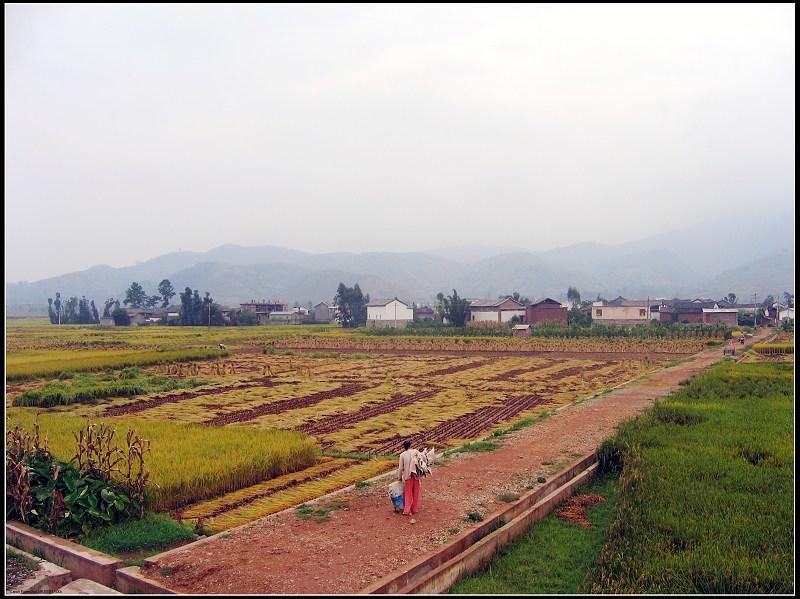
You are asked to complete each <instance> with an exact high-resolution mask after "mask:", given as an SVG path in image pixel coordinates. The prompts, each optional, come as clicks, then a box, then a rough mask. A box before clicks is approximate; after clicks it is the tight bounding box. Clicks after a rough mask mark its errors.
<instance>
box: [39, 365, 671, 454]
mask: <svg viewBox="0 0 800 599" xmlns="http://www.w3.org/2000/svg"><path fill="white" fill-rule="evenodd" d="M609 355H610V356H611V354H609ZM225 363H226V364H227V367H226V368H216V369H215V368H213V367H210V366H209V365H208V364H206V365H204V366H200V368H199V370H200V372H201V373H202V374H203V379H204V380H206V381H209V384H205V385H203V386H200V387H195V388H192V389H189V390H177V391H170V392H164V393H155V394H150V395H144V396H137V397H134V398H118V399H112V400H109V401H104V402H102V403H101V404H96V405H71V406H65V407H62V408H55V409H56V410H63V411H67V412H70V413H74V414H81V415H96V416H103V417H114V416H136V417H138V418H144V419H153V420H161V419H166V420H172V421H179V422H191V423H198V424H205V425H208V426H242V427H254V428H259V429H271V428H281V429H292V430H298V431H301V432H305V433H307V434H310V435H312V436H314V437H315V438H316V439H317V440H318V441H319V442H320V444H321V445H322V446H323V447H324V448H329V449H333V450H336V451H342V452H368V453H375V454H379V455H385V454H393V453H397V452H398V449H399V443H400V441H401V440H402V439H403V438H406V437H411V438H413V439H414V440H415V441H417V442H420V443H427V444H431V445H436V446H440V447H444V446H448V445H453V444H454V443H456V442H459V441H462V440H466V439H472V438H475V437H477V436H480V435H482V434H486V433H488V432H490V431H491V430H492V429H494V428H497V427H500V426H503V425H507V424H508V423H509V422H511V421H513V420H517V419H520V418H523V417H527V416H535V415H536V414H538V413H540V412H542V411H543V410H546V409H551V408H554V407H558V406H561V405H564V404H566V403H569V402H571V401H574V400H576V399H579V398H582V397H585V396H587V395H591V394H593V393H596V392H598V391H601V390H603V389H606V388H608V387H611V386H614V385H618V384H620V383H623V382H625V381H628V380H630V379H633V378H636V377H637V376H639V375H641V374H643V373H644V372H645V371H647V370H650V369H653V368H655V367H657V365H658V363H657V362H653V361H651V360H632V359H614V358H613V357H609V358H608V359H580V358H576V357H566V358H557V357H553V356H547V357H542V356H530V357H528V356H517V355H515V356H509V357H486V356H466V357H465V356H458V355H454V356H425V355H389V356H386V355H375V356H367V357H362V358H361V359H348V358H347V357H312V356H311V355H308V354H306V355H302V354H301V355H296V356H285V355H280V356H272V355H261V354H239V355H236V356H234V357H232V358H230V359H227V360H225ZM164 369H165V367H163V366H162V367H152V368H151V369H149V370H152V371H159V370H161V371H162V372H163V371H164ZM214 372H217V373H221V372H227V374H214ZM232 372H235V374H232ZM265 372H266V373H271V374H266V375H265V374H264V373H265ZM172 376H178V377H180V376H189V371H188V369H187V372H185V373H183V374H173V375H172Z"/></svg>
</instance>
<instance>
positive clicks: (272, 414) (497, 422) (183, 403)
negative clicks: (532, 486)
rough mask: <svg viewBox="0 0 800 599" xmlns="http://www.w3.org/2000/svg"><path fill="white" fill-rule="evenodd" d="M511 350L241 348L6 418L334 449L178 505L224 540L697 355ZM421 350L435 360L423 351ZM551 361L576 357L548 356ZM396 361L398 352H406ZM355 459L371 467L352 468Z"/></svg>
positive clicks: (616, 347) (581, 348) (14, 391)
mask: <svg viewBox="0 0 800 599" xmlns="http://www.w3.org/2000/svg"><path fill="white" fill-rule="evenodd" d="M311 341H312V342H313V344H320V345H328V346H335V347H333V348H331V349H335V350H336V351H342V350H344V349H345V348H344V347H342V346H343V345H344V343H343V342H342V341H340V340H339V338H333V337H332V338H331V339H322V338H319V339H318V338H314V337H312V338H311ZM323 341H324V343H323ZM347 341H354V340H352V339H348V340H347ZM506 341H507V343H505V344H504V342H500V341H496V340H490V342H489V343H486V342H485V341H482V340H478V341H477V342H476V343H474V344H472V345H471V348H470V349H473V350H475V349H477V350H479V351H480V350H481V349H484V348H489V349H493V350H496V349H497V348H503V347H506V348H509V349H511V350H512V351H503V352H502V353H494V354H492V355H485V354H481V353H470V352H461V353H457V352H455V351H453V350H452V348H450V345H448V344H452V343H453V342H448V341H445V345H444V346H443V348H442V349H440V350H439V351H431V352H430V353H424V352H420V351H419V348H417V347H415V348H414V349H415V350H416V351H414V352H407V353H406V354H403V353H381V352H382V351H383V350H384V349H385V348H384V346H385V345H386V344H387V340H380V344H378V345H377V346H374V347H373V346H372V345H369V344H372V341H371V340H367V343H368V345H365V346H364V347H363V348H361V347H359V348H358V349H364V350H365V351H369V352H370V353H367V354H333V353H321V352H320V351H319V350H320V349H321V348H309V349H313V350H317V351H316V353H311V352H310V351H306V352H297V351H296V350H295V351H294V354H293V355H290V354H291V352H277V353H261V352H260V351H259V352H258V353H256V351H253V349H249V350H248V349H245V348H241V349H244V351H234V352H233V353H232V354H230V355H228V356H225V357H222V358H221V359H219V360H215V361H201V362H193V363H184V364H177V363H168V364H159V365H154V366H149V367H144V368H143V370H144V371H145V372H146V373H147V374H152V375H155V374H158V375H164V376H169V377H173V378H181V379H183V378H190V377H196V378H199V379H200V380H201V381H202V384H200V385H199V386H194V387H190V388H185V389H176V390H172V391H166V392H156V393H149V394H144V395H137V396H133V397H125V398H107V399H103V400H102V401H99V402H97V403H94V404H91V403H73V404H70V405H64V406H58V407H54V408H49V409H45V410H42V409H34V408H13V411H20V410H25V411H28V412H33V411H45V412H48V413H49V414H58V413H64V414H70V415H79V416H90V417H94V418H103V419H109V420H112V421H113V419H115V418H122V419H129V418H136V419H140V420H144V421H146V422H152V423H153V424H156V423H158V422H171V423H191V424H195V425H203V426H205V427H208V430H209V435H210V434H211V431H212V430H222V428H223V427H235V428H237V429H245V430H247V429H253V430H254V434H255V431H259V432H260V431H262V430H264V431H266V430H269V429H286V430H294V431H298V432H301V433H305V434H307V435H310V436H312V437H314V438H315V439H316V440H317V441H318V442H319V444H320V446H321V447H322V448H323V449H325V450H328V451H327V452H326V454H327V455H325V456H319V457H318V458H317V459H316V462H315V463H314V465H312V466H311V467H306V468H305V469H300V470H297V471H296V472H289V473H288V474H283V475H280V476H278V477H276V478H271V479H268V480H264V481H262V482H259V483H257V484H255V485H253V484H252V483H247V484H245V485H243V486H242V488H238V489H235V488H234V489H233V490H232V491H230V492H228V493H225V494H221V495H218V496H216V497H211V498H206V499H203V500H202V501H199V502H198V501H197V500H196V499H194V500H191V499H189V498H187V501H185V502H181V501H176V502H175V505H180V507H179V508H176V509H177V511H175V512H174V514H175V515H176V516H178V517H181V518H183V519H188V520H195V521H196V520H202V522H203V524H205V525H206V526H209V527H211V528H212V529H213V530H216V531H219V530H225V529H228V528H231V527H233V526H236V525H239V524H244V523H247V522H249V521H251V520H253V519H256V518H259V517H262V516H266V515H269V514H271V513H275V512H277V511H280V510H283V509H286V508H289V507H292V506H295V505H298V504H300V503H303V502H305V501H309V500H312V499H315V498H316V497H319V496H321V495H324V494H326V493H328V492H331V491H334V490H336V489H340V488H342V487H344V486H347V485H349V484H352V483H354V482H357V481H359V480H364V479H367V478H370V477H372V476H374V475H376V474H379V473H381V472H385V471H387V470H389V469H391V468H393V467H395V458H394V457H393V454H397V453H399V451H400V450H401V447H400V444H401V442H402V440H403V439H404V438H411V439H413V441H414V443H415V444H417V445H426V446H435V447H440V448H443V447H452V446H455V445H458V444H461V443H462V442H464V441H468V440H471V439H475V438H478V437H481V436H484V435H487V434H489V433H491V432H492V431H493V430H496V429H499V428H503V427H507V426H509V425H510V424H511V423H513V422H515V421H518V420H520V419H522V418H528V417H535V416H537V415H539V414H541V413H542V412H544V411H547V410H552V409H554V408H558V407H560V406H563V405H566V404H568V403H571V402H574V401H576V400H579V399H582V398H585V397H587V396H590V395H592V394H595V393H598V392H600V391H603V390H605V389H608V388H610V387H613V386H615V385H619V384H621V383H624V382H626V381H629V380H631V379H634V378H637V377H639V376H641V375H642V374H644V373H645V372H648V371H651V370H654V369H656V368H659V367H660V366H662V365H663V363H664V362H665V361H666V360H669V359H671V358H674V357H676V354H681V355H685V354H687V353H690V352H692V351H697V350H698V349H700V348H701V347H700V346H698V347H695V345H691V346H690V345H689V344H686V343H683V344H682V343H681V342H680V341H678V342H673V341H666V342H664V345H662V346H661V347H660V348H658V347H656V345H655V344H653V343H652V342H648V343H647V344H645V345H643V344H639V345H637V344H632V343H628V342H624V343H623V342H620V341H615V340H612V341H610V342H609V344H610V345H607V346H606V347H605V349H606V352H605V353H601V352H602V350H603V349H604V346H603V344H602V342H599V341H597V340H590V341H589V342H581V341H578V342H577V343H569V342H566V343H561V342H558V343H555V342H552V341H549V340H548V341H546V342H545V347H546V351H549V352H550V353H546V354H544V353H532V352H528V351H520V348H526V347H527V348H530V347H533V346H532V345H530V344H528V345H525V344H520V343H516V340H506ZM284 342H286V341H284ZM298 343H300V342H295V344H298ZM304 343H305V344H306V345H307V344H308V340H306V341H304ZM356 343H357V344H360V342H356ZM398 343H400V344H401V345H403V344H406V345H407V344H408V343H409V342H408V341H407V340H399V341H398ZM559 343H561V345H559ZM692 343H695V342H692ZM247 345H249V344H245V346H247ZM425 347H427V348H428V349H431V348H433V349H434V350H435V344H432V343H431V342H428V341H426V342H425ZM558 348H562V349H563V350H564V351H569V352H570V353H558V352H557V351H554V350H557V349H558ZM326 349H327V348H326ZM399 349H401V350H402V349H406V348H405V345H403V347H400V348H399ZM658 349H661V350H662V351H658ZM637 350H638V353H637ZM663 350H667V351H663ZM26 351H30V350H26ZM351 351H352V350H351ZM447 351H449V353H445V352H447ZM671 352H674V353H671ZM21 353H22V354H23V355H24V351H23V352H21ZM41 383H42V381H41V379H39V380H32V381H26V382H24V383H19V384H15V385H14V386H12V387H10V388H8V389H7V397H6V405H7V407H8V406H9V405H10V400H11V399H12V398H13V397H14V396H15V395H18V394H19V393H21V392H22V391H24V390H25V389H30V388H36V387H37V386H38V385H40V384H41ZM122 421H124V420H121V421H120V422H122ZM356 454H360V455H361V456H362V457H363V455H364V454H368V455H370V456H372V457H373V458H377V459H370V460H366V461H365V460H363V459H355V457H356ZM219 467H220V468H224V467H225V466H224V465H223V464H220V465H219ZM301 468H302V467H301ZM247 485H251V486H247Z"/></svg>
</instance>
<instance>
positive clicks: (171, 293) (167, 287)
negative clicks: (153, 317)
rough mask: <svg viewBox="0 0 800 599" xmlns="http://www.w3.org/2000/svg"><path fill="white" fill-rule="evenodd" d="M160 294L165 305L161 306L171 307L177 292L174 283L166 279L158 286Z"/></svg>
mask: <svg viewBox="0 0 800 599" xmlns="http://www.w3.org/2000/svg"><path fill="white" fill-rule="evenodd" d="M158 293H160V294H161V299H162V300H163V302H164V303H162V304H161V307H162V308H166V307H167V306H169V302H170V300H171V299H172V298H173V297H175V290H174V289H173V288H172V283H170V281H169V279H164V280H163V281H161V282H160V283H159V284H158Z"/></svg>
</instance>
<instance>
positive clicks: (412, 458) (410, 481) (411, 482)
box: [397, 439, 435, 516]
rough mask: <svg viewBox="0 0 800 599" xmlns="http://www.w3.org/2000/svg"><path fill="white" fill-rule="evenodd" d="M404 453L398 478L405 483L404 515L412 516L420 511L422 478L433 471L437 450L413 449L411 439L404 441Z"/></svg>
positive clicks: (401, 457) (401, 456)
mask: <svg viewBox="0 0 800 599" xmlns="http://www.w3.org/2000/svg"><path fill="white" fill-rule="evenodd" d="M403 449H404V450H405V451H403V453H401V454H400V460H399V461H400V463H399V466H398V471H397V479H398V481H400V482H402V483H403V484H404V485H405V488H404V489H403V491H404V492H403V515H404V516H410V515H413V514H416V513H417V512H418V511H419V508H420V503H421V500H422V489H421V487H420V482H419V481H420V478H422V477H424V476H428V475H429V474H430V473H431V468H430V464H432V463H433V460H434V457H435V450H429V449H426V450H425V451H418V450H416V449H411V441H410V440H409V439H406V440H405V441H403Z"/></svg>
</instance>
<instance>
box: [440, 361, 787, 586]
mask: <svg viewBox="0 0 800 599" xmlns="http://www.w3.org/2000/svg"><path fill="white" fill-rule="evenodd" d="M793 401H794V400H793V372H792V365H785V364H733V363H723V364H719V365H717V366H715V367H713V368H711V369H710V370H709V371H707V372H706V373H704V374H703V375H701V376H698V377H696V378H695V379H693V380H692V381H690V382H689V384H688V385H686V386H685V387H684V388H682V389H680V390H679V391H677V392H676V393H673V394H672V395H671V396H670V397H669V398H667V399H666V400H664V401H662V402H660V403H659V404H657V405H656V406H655V407H654V408H653V409H651V410H648V412H646V413H645V414H644V415H643V416H641V417H640V418H637V419H635V420H632V421H629V422H627V423H626V424H625V425H623V426H622V427H621V429H620V431H619V433H618V434H617V435H616V436H615V437H614V438H612V439H611V440H609V441H607V442H606V443H604V445H603V447H602V448H601V450H600V456H601V463H602V465H603V468H604V470H605V471H606V472H611V473H613V472H617V473H618V474H619V479H618V482H617V483H614V482H613V481H608V480H604V479H600V480H598V481H595V482H594V483H592V484H593V485H595V487H594V491H593V492H599V493H600V494H603V495H606V497H607V501H606V502H604V503H601V504H598V505H596V506H594V507H593V508H590V510H589V512H588V513H589V519H590V520H591V521H592V522H593V523H594V525H595V527H594V529H582V528H580V527H578V526H576V525H574V524H569V523H566V522H561V521H558V520H556V519H555V517H554V516H552V515H551V516H549V517H548V518H547V519H546V520H544V521H543V522H541V523H539V524H537V525H535V526H534V527H532V528H531V530H530V531H529V532H528V533H527V534H526V535H525V536H524V537H523V538H521V539H519V540H517V541H516V542H515V543H513V544H511V545H509V546H508V547H507V548H505V549H504V550H503V552H502V553H501V555H500V556H498V557H497V558H496V559H495V560H494V562H493V563H492V566H491V568H490V569H489V570H487V571H484V572H481V573H479V574H477V575H474V576H472V577H470V578H468V579H465V580H464V581H462V582H461V583H459V584H458V585H456V586H455V587H454V588H453V589H452V592H458V593H493V592H508V593H620V592H624V593H745V594H746V593H791V592H792V590H793V563H794V560H793V522H794V519H793V503H794V490H793V482H794V481H793V473H792V470H793V461H794V454H793V431H792V413H793V408H794V405H793ZM598 485H599V486H598ZM604 486H605V487H604ZM590 490H591V489H590Z"/></svg>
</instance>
